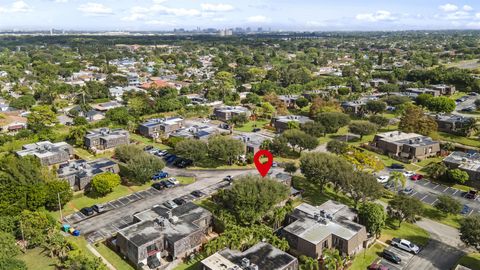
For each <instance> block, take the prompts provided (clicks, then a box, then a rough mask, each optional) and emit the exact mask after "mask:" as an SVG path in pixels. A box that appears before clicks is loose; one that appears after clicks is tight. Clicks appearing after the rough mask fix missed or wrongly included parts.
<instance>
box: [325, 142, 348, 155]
mask: <svg viewBox="0 0 480 270" xmlns="http://www.w3.org/2000/svg"><path fill="white" fill-rule="evenodd" d="M348 147H349V146H348V143H346V142H342V141H338V140H331V141H329V142H328V143H327V150H328V151H329V152H331V153H334V154H337V155H343V154H346V153H347V152H348Z"/></svg>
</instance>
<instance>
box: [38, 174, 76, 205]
mask: <svg viewBox="0 0 480 270" xmlns="http://www.w3.org/2000/svg"><path fill="white" fill-rule="evenodd" d="M45 186H46V188H45V190H46V193H47V194H46V198H45V199H46V200H45V207H46V208H47V209H48V210H58V196H60V204H61V205H62V206H64V205H65V204H67V203H68V202H69V201H70V200H71V199H72V198H73V191H72V189H71V187H70V184H69V183H68V182H67V181H65V180H58V179H54V180H49V181H48V182H46V183H45Z"/></svg>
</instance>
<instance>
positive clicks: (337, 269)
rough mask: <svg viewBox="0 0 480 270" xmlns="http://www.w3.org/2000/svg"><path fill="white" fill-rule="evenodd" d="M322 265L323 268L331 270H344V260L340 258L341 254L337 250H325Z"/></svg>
mask: <svg viewBox="0 0 480 270" xmlns="http://www.w3.org/2000/svg"><path fill="white" fill-rule="evenodd" d="M322 261H323V262H322V265H323V268H325V269H329V270H342V269H344V260H343V258H342V256H340V252H339V251H338V249H335V248H328V249H324V250H323V252H322Z"/></svg>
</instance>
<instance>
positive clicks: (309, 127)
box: [300, 122, 325, 137]
mask: <svg viewBox="0 0 480 270" xmlns="http://www.w3.org/2000/svg"><path fill="white" fill-rule="evenodd" d="M300 129H301V130H302V131H304V132H305V133H307V134H308V135H311V136H313V137H320V136H322V135H323V134H324V133H325V127H324V126H323V125H322V124H321V123H319V122H306V123H305V124H302V125H300Z"/></svg>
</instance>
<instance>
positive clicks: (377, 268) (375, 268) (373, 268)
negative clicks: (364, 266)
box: [368, 263, 389, 270]
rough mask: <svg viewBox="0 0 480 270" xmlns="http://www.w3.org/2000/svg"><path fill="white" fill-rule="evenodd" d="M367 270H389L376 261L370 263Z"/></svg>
mask: <svg viewBox="0 0 480 270" xmlns="http://www.w3.org/2000/svg"><path fill="white" fill-rule="evenodd" d="M368 270H389V269H388V267H386V266H384V265H381V264H378V263H372V264H371V265H370V266H369V267H368Z"/></svg>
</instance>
